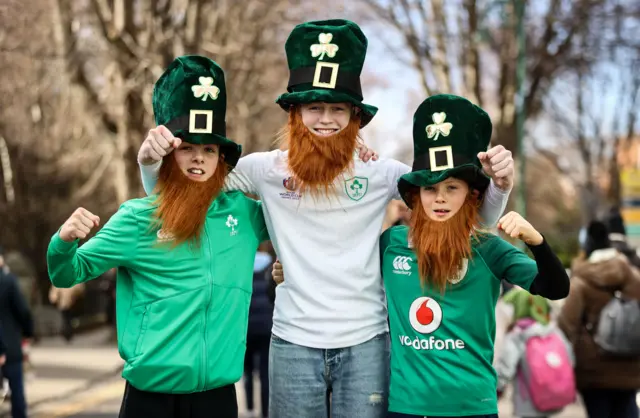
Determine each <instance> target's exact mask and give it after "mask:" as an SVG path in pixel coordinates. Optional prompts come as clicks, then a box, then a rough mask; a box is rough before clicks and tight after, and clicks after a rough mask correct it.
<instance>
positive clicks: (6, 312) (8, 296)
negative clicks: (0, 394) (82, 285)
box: [0, 248, 33, 418]
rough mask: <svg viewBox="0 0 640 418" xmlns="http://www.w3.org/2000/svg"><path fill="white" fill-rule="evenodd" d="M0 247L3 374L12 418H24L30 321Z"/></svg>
mask: <svg viewBox="0 0 640 418" xmlns="http://www.w3.org/2000/svg"><path fill="white" fill-rule="evenodd" d="M3 255H4V253H3V251H2V248H0V324H1V325H2V330H3V337H4V338H3V339H4V344H5V346H6V354H5V362H4V365H3V366H2V374H3V375H4V377H5V379H7V380H8V381H9V387H10V389H11V416H12V417H13V418H25V417H26V416H27V403H26V400H25V393H24V369H23V349H22V344H23V339H31V338H33V318H32V317H31V312H30V310H29V308H28V306H27V302H26V300H25V298H24V296H23V295H22V293H21V292H20V289H19V287H18V279H17V278H16V277H15V276H14V275H13V274H12V273H11V272H10V271H9V269H8V268H7V266H6V265H5V263H4V257H3Z"/></svg>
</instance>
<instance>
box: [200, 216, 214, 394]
mask: <svg viewBox="0 0 640 418" xmlns="http://www.w3.org/2000/svg"><path fill="white" fill-rule="evenodd" d="M204 236H205V241H206V242H205V244H206V245H204V246H203V247H202V248H203V249H204V251H205V256H206V257H207V261H208V263H207V264H208V265H207V281H208V283H209V297H208V299H207V303H206V306H205V308H204V321H203V324H204V329H203V332H202V336H203V340H204V344H203V346H202V387H201V388H200V390H201V391H202V390H204V388H205V387H206V385H207V318H208V317H209V306H210V305H211V298H212V297H213V279H212V277H211V271H212V265H211V246H210V245H209V233H208V232H207V227H206V226H205V228H204Z"/></svg>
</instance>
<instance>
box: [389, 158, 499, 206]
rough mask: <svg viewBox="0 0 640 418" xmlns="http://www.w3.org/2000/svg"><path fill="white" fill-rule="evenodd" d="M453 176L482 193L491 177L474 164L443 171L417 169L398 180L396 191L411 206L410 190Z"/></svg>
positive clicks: (431, 184)
mask: <svg viewBox="0 0 640 418" xmlns="http://www.w3.org/2000/svg"><path fill="white" fill-rule="evenodd" d="M449 177H455V178H457V179H460V180H464V181H465V182H467V184H468V185H469V187H470V188H472V189H474V190H478V191H479V192H480V193H484V192H485V191H486V190H487V187H489V182H490V181H491V179H490V178H489V177H487V175H486V174H485V173H484V172H483V171H482V170H481V169H480V168H478V167H477V166H476V165H474V164H464V165H461V166H459V167H455V168H451V169H448V170H443V171H436V172H433V171H430V170H419V171H413V172H411V173H407V174H405V175H404V176H402V177H400V180H398V191H399V192H400V196H401V197H402V200H404V203H406V204H407V206H408V207H409V208H411V207H412V205H413V202H412V192H414V191H416V189H419V188H420V187H424V186H433V185H434V184H437V183H440V182H441V181H444V180H446V179H448V178H449Z"/></svg>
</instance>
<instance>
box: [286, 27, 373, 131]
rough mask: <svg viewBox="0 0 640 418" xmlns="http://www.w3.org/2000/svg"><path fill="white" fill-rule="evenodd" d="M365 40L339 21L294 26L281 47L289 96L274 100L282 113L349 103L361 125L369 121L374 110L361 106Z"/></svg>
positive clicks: (358, 31)
mask: <svg viewBox="0 0 640 418" xmlns="http://www.w3.org/2000/svg"><path fill="white" fill-rule="evenodd" d="M367 45H368V41H367V37H366V36H365V35H364V33H363V32H362V30H361V29H360V27H359V26H358V25H356V24H355V23H353V22H351V21H349V20H342V19H334V20H321V21H314V22H306V23H302V24H300V25H298V26H296V27H295V28H294V29H293V31H292V32H291V34H290V35H289V38H288V39H287V42H286V44H285V46H284V48H285V51H286V53H287V62H288V64H289V73H290V74H289V84H288V86H287V91H288V93H285V94H282V95H281V96H280V97H278V99H277V100H276V103H278V104H279V105H280V106H281V107H282V108H283V109H284V110H286V111H289V108H290V106H291V105H295V104H301V103H313V102H327V103H340V102H348V103H351V104H353V105H354V106H357V107H358V108H360V109H361V113H360V120H361V123H360V126H361V127H363V126H365V125H366V124H367V123H369V122H370V121H371V119H372V118H373V117H374V116H375V114H376V112H377V111H378V108H377V107H374V106H371V105H367V104H364V103H362V99H363V97H362V88H361V86H360V74H361V73H362V66H363V64H364V59H365V56H366V54H367Z"/></svg>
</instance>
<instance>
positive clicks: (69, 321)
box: [49, 283, 86, 343]
mask: <svg viewBox="0 0 640 418" xmlns="http://www.w3.org/2000/svg"><path fill="white" fill-rule="evenodd" d="M85 289H86V285H85V284H84V283H80V284H77V285H76V286H73V287H71V288H68V289H60V288H57V287H55V286H51V288H50V289H49V302H51V304H53V305H55V307H56V308H58V310H59V311H60V316H61V318H62V329H61V331H62V337H63V338H64V339H65V341H66V342H68V343H70V342H71V340H72V339H73V308H74V306H75V305H76V303H77V302H78V300H79V299H80V298H82V296H83V295H84V292H85Z"/></svg>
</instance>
